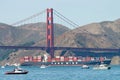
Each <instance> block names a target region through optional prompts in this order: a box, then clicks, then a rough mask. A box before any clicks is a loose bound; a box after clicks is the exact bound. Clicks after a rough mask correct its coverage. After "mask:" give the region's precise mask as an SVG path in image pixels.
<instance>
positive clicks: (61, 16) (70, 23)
mask: <svg viewBox="0 0 120 80" xmlns="http://www.w3.org/2000/svg"><path fill="white" fill-rule="evenodd" d="M54 14H55V15H56V16H57V17H58V18H60V19H61V20H63V21H65V22H66V23H68V24H69V25H71V26H72V27H73V28H76V27H78V26H79V25H78V24H76V23H74V22H73V21H71V20H70V19H68V18H66V17H65V16H63V15H62V14H60V13H59V12H58V11H56V10H55V9H54Z"/></svg>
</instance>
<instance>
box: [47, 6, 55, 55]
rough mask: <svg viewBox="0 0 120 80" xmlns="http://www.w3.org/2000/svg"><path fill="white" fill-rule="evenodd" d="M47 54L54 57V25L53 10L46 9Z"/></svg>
mask: <svg viewBox="0 0 120 80" xmlns="http://www.w3.org/2000/svg"><path fill="white" fill-rule="evenodd" d="M46 36H47V47H48V49H47V52H48V53H49V54H50V55H51V57H54V49H53V47H54V25H53V9H52V8H50V9H47V35H46Z"/></svg>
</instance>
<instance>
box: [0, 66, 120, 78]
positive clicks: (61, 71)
mask: <svg viewBox="0 0 120 80" xmlns="http://www.w3.org/2000/svg"><path fill="white" fill-rule="evenodd" d="M21 68H22V69H25V70H28V71H29V73H28V74H20V75H5V72H7V71H11V70H13V69H14V67H9V66H7V67H5V68H0V80H120V65H117V66H115V65H114V66H111V69H110V70H93V66H90V69H82V68H81V67H80V66H49V67H47V68H40V67H39V66H21Z"/></svg>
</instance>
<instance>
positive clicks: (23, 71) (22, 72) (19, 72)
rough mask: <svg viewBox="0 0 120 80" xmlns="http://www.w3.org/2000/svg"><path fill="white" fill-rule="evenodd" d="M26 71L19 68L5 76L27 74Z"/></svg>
mask: <svg viewBox="0 0 120 80" xmlns="http://www.w3.org/2000/svg"><path fill="white" fill-rule="evenodd" d="M27 73H28V71H26V70H22V69H21V68H15V69H14V70H13V71H8V72H6V73H5V74H7V75H8V74H27Z"/></svg>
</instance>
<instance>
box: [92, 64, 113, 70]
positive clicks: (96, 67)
mask: <svg viewBox="0 0 120 80" xmlns="http://www.w3.org/2000/svg"><path fill="white" fill-rule="evenodd" d="M93 69H95V70H97V69H100V70H105V69H111V67H110V66H108V65H106V64H100V65H96V66H94V67H93Z"/></svg>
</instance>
